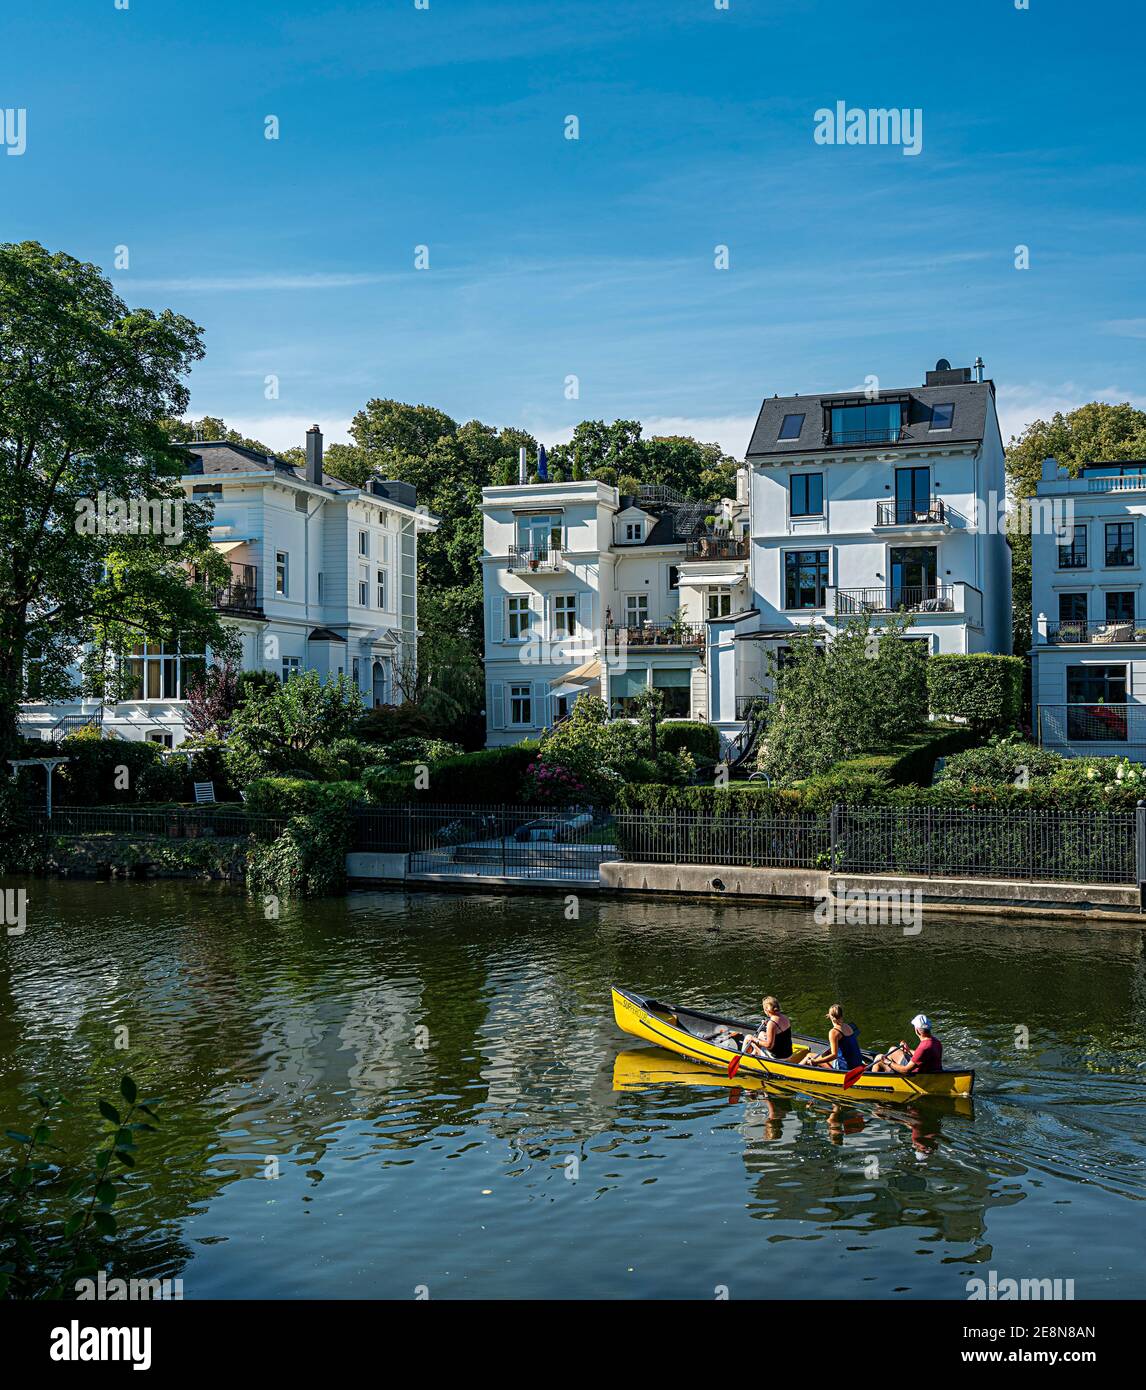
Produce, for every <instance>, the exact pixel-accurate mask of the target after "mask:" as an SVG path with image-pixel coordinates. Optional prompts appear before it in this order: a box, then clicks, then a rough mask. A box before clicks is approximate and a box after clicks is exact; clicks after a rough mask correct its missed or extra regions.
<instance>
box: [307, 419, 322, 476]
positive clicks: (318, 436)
mask: <svg viewBox="0 0 1146 1390" xmlns="http://www.w3.org/2000/svg"><path fill="white" fill-rule="evenodd" d="M306 480H307V482H308V483H316V484H317V485H318V486H319V487H321V486H322V431H321V430H320V429H319V428H318V426H317V425H311V427H310V429H308V430H307V432H306Z"/></svg>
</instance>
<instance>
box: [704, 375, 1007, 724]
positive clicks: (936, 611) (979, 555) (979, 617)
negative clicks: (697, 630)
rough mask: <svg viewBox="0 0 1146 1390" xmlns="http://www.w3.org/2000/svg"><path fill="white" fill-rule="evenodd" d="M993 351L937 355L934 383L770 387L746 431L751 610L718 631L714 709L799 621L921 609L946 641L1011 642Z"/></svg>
mask: <svg viewBox="0 0 1146 1390" xmlns="http://www.w3.org/2000/svg"><path fill="white" fill-rule="evenodd" d="M976 375H978V376H979V377H981V364H977V368H976V369H972V368H970V367H964V368H951V367H950V366H949V364H948V363H947V362H945V361H942V360H941V361H940V362H939V363H938V364H937V365H936V368H935V370H934V371H929V372H927V373H926V377H925V380H924V384H923V385H922V386H921V387H905V388H902V389H896V390H885V389H880V390H879V391H878V392H877V391H874V390H870V389H868V390H859V391H855V392H842V393H833V394H829V395H810V396H786V397H779V396H774V397H772V398H770V399H767V400H765V401H764V403H763V405H762V407H761V409H760V413H759V416H758V418H757V421H756V426H755V428H754V430H753V433H752V439H751V442H750V444H749V447H748V454H747V463H748V467H749V470H750V475H751V482H750V487H751V496H750V556H749V569H748V576H749V584H750V588H751V600H750V603H749V604H748V605H747V611H745V612H744V613H743V614H741V615H740V616H739V617H737V618H734V619H732V620H730V621H729V622H727V623H726V624H724V625H723V626H722V628H721V630H719V631H717V632H714V633H713V643H714V646H715V647H717V648H718V649H719V650H718V656H717V664H718V666H719V669H720V676H719V680H718V682H717V685H718V696H719V699H718V702H714V707H713V709H712V710H710V718H712V719H714V720H716V721H718V722H721V723H724V722H726V721H727V720H729V719H730V718H732V717H734V716H735V714H736V712H737V711H736V705H737V702H738V701H739V703H740V704H741V706H743V704H744V702H745V700H746V699H748V698H750V697H751V696H753V695H759V696H763V697H766V696H767V695H768V693H769V689H770V685H771V676H770V672H771V671H772V670H773V669H774V664H775V662H776V661H782V660H783V658H784V653H785V650H786V648H787V647H788V645H789V644H790V642H791V640H792V637H793V634H794V633H796V632H798V631H801V630H806V629H808V628H813V629H815V631H816V632H817V633H818V634H820V635H822V637H823V639H824V640H825V641H830V640H831V639H832V637H833V636H835V635H836V633H838V632H839V631H840V630H841V628H842V627H843V625H844V624H846V623H847V622H848V621H849V620H850V619H853V618H855V617H860V616H864V615H866V616H867V617H869V618H870V619H871V620H872V622H873V623H874V624H875V626H876V628H877V629H878V627H879V625H880V623H881V621H882V620H884V619H886V618H888V617H889V616H890V615H892V614H896V613H909V614H910V615H911V619H912V622H911V627H910V630H909V632H908V633H907V634H906V636H907V637H908V638H909V639H910V640H915V641H919V642H921V643H924V644H925V645H926V650H927V652H928V654H931V655H936V654H938V653H941V652H960V653H971V652H1007V651H1009V650H1010V649H1011V569H1010V550H1009V547H1008V545H1007V540H1006V534H1005V529H1004V527H1003V526H1001V525H1000V518H1001V516H1002V514H1003V508H1004V505H1005V497H1006V482H1005V473H1004V455H1003V443H1002V437H1001V434H1000V430H999V423H998V417H997V414H996V409H995V389H994V385H993V383H992V382H991V381H989V380H987V381H984V380H981V379H976Z"/></svg>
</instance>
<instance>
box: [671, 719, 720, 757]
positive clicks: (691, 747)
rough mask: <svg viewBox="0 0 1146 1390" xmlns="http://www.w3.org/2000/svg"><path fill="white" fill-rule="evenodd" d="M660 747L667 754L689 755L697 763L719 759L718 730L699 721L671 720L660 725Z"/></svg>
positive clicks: (712, 725) (713, 725) (714, 726)
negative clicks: (681, 753)
mask: <svg viewBox="0 0 1146 1390" xmlns="http://www.w3.org/2000/svg"><path fill="white" fill-rule="evenodd" d="M659 738H660V745H661V747H662V748H663V749H664V750H665V752H667V753H680V752H682V751H684V752H688V753H691V754H692V756H693V758H694V760H695V761H696V762H698V763H714V762H716V761H717V760H718V759H719V757H720V730H719V729H718V728H717V727H716V725H715V724H705V723H704V722H703V721H702V720H699V719H673V720H671V721H668V722H666V723H664V724H661V725H660V730H659Z"/></svg>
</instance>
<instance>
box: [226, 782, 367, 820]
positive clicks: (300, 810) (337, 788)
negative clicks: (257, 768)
mask: <svg viewBox="0 0 1146 1390" xmlns="http://www.w3.org/2000/svg"><path fill="white" fill-rule="evenodd" d="M246 797H247V803H246V804H247V810H248V811H251V812H252V813H254V814H255V815H260V816H297V815H305V814H307V813H309V812H311V811H317V810H319V809H331V808H342V809H347V808H349V807H351V806H354V805H357V804H358V803H359V802H361V801H363V800H365V796H364V790H363V787H362V784H361V783H360V782H317V781H315V780H314V779H312V778H303V777H259V778H257V779H256V780H255V781H253V782H249V783H248V784H247V791H246Z"/></svg>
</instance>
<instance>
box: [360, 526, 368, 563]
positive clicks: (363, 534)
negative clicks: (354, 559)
mask: <svg viewBox="0 0 1146 1390" xmlns="http://www.w3.org/2000/svg"><path fill="white" fill-rule="evenodd" d="M358 553H359V555H364V556H367V557H368V556H369V555H370V532H369V531H359V533H358Z"/></svg>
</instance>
